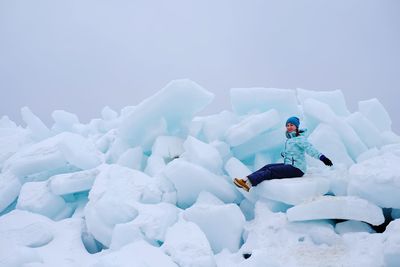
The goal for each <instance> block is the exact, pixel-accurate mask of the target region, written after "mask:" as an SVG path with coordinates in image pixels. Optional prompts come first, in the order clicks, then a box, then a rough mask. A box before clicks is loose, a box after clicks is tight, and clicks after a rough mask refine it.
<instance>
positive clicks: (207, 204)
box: [183, 192, 245, 253]
mask: <svg viewBox="0 0 400 267" xmlns="http://www.w3.org/2000/svg"><path fill="white" fill-rule="evenodd" d="M183 218H185V219H186V220H188V221H191V222H194V223H196V224H197V225H198V226H199V227H200V229H201V230H202V231H203V232H204V234H205V235H206V237H207V239H208V240H209V242H210V246H211V248H212V250H213V251H214V253H218V252H220V251H221V250H222V249H228V250H230V251H231V252H236V251H238V249H239V246H240V241H241V235H242V231H243V226H244V222H245V218H244V215H243V213H242V212H241V211H240V209H239V207H238V206H237V205H235V204H224V203H223V202H222V201H220V200H219V199H217V198H216V197H215V196H213V195H212V194H210V193H205V192H203V193H201V194H200V195H199V198H198V199H197V201H196V203H195V204H194V205H192V206H191V207H190V208H188V209H186V210H185V211H184V212H183ZM227 222H229V223H227Z"/></svg>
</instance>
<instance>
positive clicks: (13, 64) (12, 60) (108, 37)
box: [0, 0, 400, 133]
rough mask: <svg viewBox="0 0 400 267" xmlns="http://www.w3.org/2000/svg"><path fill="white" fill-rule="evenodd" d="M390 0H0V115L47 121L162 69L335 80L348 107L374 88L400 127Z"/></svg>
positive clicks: (207, 75)
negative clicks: (24, 112)
mask: <svg viewBox="0 0 400 267" xmlns="http://www.w3.org/2000/svg"><path fill="white" fill-rule="evenodd" d="M399 14H400V1H398V0H335V1H332V0H329V1H327V0H293V1H289V0H280V1H270V0H257V1H256V0H221V1H219V0H198V1H191V0H180V1H178V0H168V1H166V0H160V1H152V0H143V1H135V0H108V1H105V0H63V1H61V0H34V1H33V0H24V1H23V0H0V92H1V98H0V101H1V105H0V116H1V115H8V116H9V117H10V118H11V119H12V120H14V121H16V122H18V123H20V122H21V117H20V109H21V107H23V106H29V107H30V108H31V109H32V111H33V112H34V113H35V114H37V115H38V116H39V117H40V118H41V119H42V120H43V121H44V122H46V123H47V124H48V125H49V124H51V112H52V111H53V110H56V109H64V110H67V111H70V112H73V113H76V114H77V115H78V116H79V118H80V119H81V121H82V122H88V121H89V120H90V119H91V118H95V117H99V116H100V111H101V109H102V108H103V107H104V106H106V105H108V106H110V107H111V108H113V109H115V110H117V111H119V110H120V109H121V108H122V107H124V106H128V105H136V104H138V103H139V102H140V101H141V100H143V99H144V98H146V97H148V96H151V95H152V94H154V93H155V92H157V91H158V90H159V89H161V88H162V87H163V86H164V85H166V84H167V83H168V82H169V81H170V80H173V79H177V78H190V79H192V80H194V81H195V82H197V83H199V84H200V85H202V86H203V87H204V88H206V89H207V90H209V91H212V92H214V93H215V95H216V98H215V100H214V102H213V103H212V104H211V105H210V106H209V107H208V109H207V110H206V111H205V113H204V114H210V113H216V112H219V111H221V110H223V109H230V99H229V89H230V88H232V87H254V86H261V87H274V88H292V89H295V88H304V89H311V90H333V89H341V90H343V93H344V94H345V97H346V101H347V104H348V106H349V108H350V110H351V111H355V110H356V109H357V102H358V101H360V100H365V99H369V98H373V97H376V98H378V99H379V100H380V101H381V102H382V103H383V104H384V106H385V107H386V109H387V110H388V112H389V114H390V116H391V118H392V121H393V129H394V130H395V132H397V133H400V126H399V124H400V120H399V115H398V114H399V111H400V107H399V101H400V92H399V90H400V15H399Z"/></svg>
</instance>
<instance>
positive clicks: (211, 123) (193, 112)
mask: <svg viewBox="0 0 400 267" xmlns="http://www.w3.org/2000/svg"><path fill="white" fill-rule="evenodd" d="M230 96H231V103H232V110H224V111H221V112H220V113H217V114H210V115H206V116H203V115H199V114H198V113H199V112H201V111H202V110H203V109H204V108H205V107H206V106H207V105H208V104H209V103H210V102H211V100H212V98H213V94H212V93H210V92H208V91H207V90H205V89H204V88H202V87H201V86H200V85H198V84H196V83H194V82H192V81H190V80H176V81H172V82H171V83H169V84H168V85H167V86H166V87H164V88H163V89H162V90H161V91H160V92H158V93H156V94H155V95H153V96H151V97H149V98H148V99H146V100H144V101H142V102H141V103H138V104H136V105H135V106H127V107H124V108H122V109H121V110H120V111H114V110H112V109H111V108H110V107H108V106H106V107H104V108H103V109H102V110H101V112H99V116H100V118H93V119H92V120H90V122H89V123H87V124H85V123H82V122H80V120H79V117H78V115H76V114H72V113H69V112H67V111H62V110H56V111H54V112H53V113H52V117H53V119H54V124H53V125H52V126H51V127H48V126H46V125H45V124H44V123H43V121H42V120H41V119H40V118H39V117H38V116H36V115H35V114H34V113H33V112H32V111H30V110H29V108H28V107H25V108H23V109H22V110H21V115H22V119H23V122H24V125H22V126H20V125H17V124H16V123H14V122H13V121H11V120H10V119H9V118H8V117H7V116H3V117H2V118H1V119H0V266H7V267H9V266H15V267H17V266H18V267H39V266H40V267H49V266H61V267H63V266H68V267H71V266H72V267H82V266H107V267H108V266H115V267H119V266H141V267H142V266H143V267H144V266H146V267H149V266H157V267H158V266H187V267H193V266H195V267H197V266H198V267H203V266H204V267H208V266H210V267H216V266H218V267H239V266H240V267H258V266H260V267H299V266H307V267H325V266H326V267H328V266H329V267H336V266H337V267H339V266H340V267H354V266H364V267H378V266H379V267H380V266H388V267H397V266H400V239H399V236H400V219H399V218H400V206H399V203H400V198H399V196H400V180H399V179H400V176H399V173H400V169H399V162H400V136H399V135H397V134H396V133H394V132H392V131H391V124H392V119H391V118H390V117H389V116H388V114H387V112H386V110H385V108H384V107H383V106H382V104H381V103H380V102H379V101H378V100H377V99H371V100H366V101H360V102H359V109H358V111H356V112H354V113H350V112H349V110H348V109H347V107H346V103H345V99H344V96H343V94H342V92H341V91H339V90H334V91H324V92H318V91H310V90H304V89H297V90H290V89H273V88H235V89H232V90H231V95H230ZM288 116H298V117H299V118H300V120H301V125H300V128H305V129H307V131H306V132H305V135H306V136H307V138H308V140H309V141H310V143H312V144H313V146H314V147H315V148H317V149H318V150H319V151H320V152H321V153H323V154H324V155H326V156H327V157H328V158H330V159H331V160H332V161H333V166H332V167H326V166H325V165H324V164H323V163H322V162H321V161H320V160H318V159H313V158H311V157H309V156H307V157H306V160H307V165H308V169H307V173H306V174H305V175H304V176H303V177H300V178H290V179H281V180H271V181H264V182H262V183H261V184H259V185H258V186H256V187H253V188H252V189H251V190H250V192H245V191H244V190H242V189H240V188H237V187H236V186H235V185H234V184H233V183H232V180H233V178H236V177H240V178H244V177H246V176H247V175H249V174H250V173H251V172H252V171H254V170H257V169H259V168H261V167H263V166H264V165H265V164H269V163H278V162H282V158H281V156H280V155H281V152H282V151H283V150H284V148H285V147H284V145H285V141H286V137H285V121H286V119H287V117H288ZM394 121H395V120H393V122H394ZM384 215H385V218H384ZM384 222H385V223H384ZM387 224H388V225H387ZM386 225H387V227H386V230H383V229H385V226H386ZM374 226H378V227H374ZM382 231H384V232H382ZM246 258H247V259H246Z"/></svg>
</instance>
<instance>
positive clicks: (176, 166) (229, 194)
mask: <svg viewBox="0 0 400 267" xmlns="http://www.w3.org/2000/svg"><path fill="white" fill-rule="evenodd" d="M165 175H166V177H167V178H168V179H170V180H171V182H172V183H173V184H174V187H175V189H176V191H177V204H178V206H179V207H181V208H187V207H189V206H191V205H192V204H193V203H194V202H195V201H196V199H197V197H198V195H199V194H200V192H202V191H208V192H210V193H212V194H214V195H215V196H216V197H218V198H219V199H221V200H222V201H224V202H225V203H231V202H234V201H235V199H236V198H237V197H238V193H237V191H236V190H235V188H234V187H233V185H232V184H231V183H228V182H227V180H225V178H224V177H222V176H218V175H216V174H213V173H212V172H210V171H209V170H207V169H205V168H203V167H201V166H198V165H195V164H193V163H190V162H187V161H184V160H182V159H178V160H174V161H172V162H171V163H170V164H168V166H167V168H166V169H165Z"/></svg>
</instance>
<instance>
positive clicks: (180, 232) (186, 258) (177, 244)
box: [162, 220, 216, 267]
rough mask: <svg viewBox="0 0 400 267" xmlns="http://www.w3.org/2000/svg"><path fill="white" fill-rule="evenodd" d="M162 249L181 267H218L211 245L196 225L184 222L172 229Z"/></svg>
mask: <svg viewBox="0 0 400 267" xmlns="http://www.w3.org/2000/svg"><path fill="white" fill-rule="evenodd" d="M162 248H163V249H164V251H165V253H166V254H167V255H170V256H171V258H172V259H173V260H174V261H175V262H176V263H177V264H178V265H179V266H182V267H189V266H191V267H203V266H210V267H214V266H216V264H215V260H214V254H213V252H212V250H211V247H210V244H209V242H208V240H207V238H206V236H205V234H204V233H203V231H202V230H201V229H200V228H199V226H197V224H195V223H192V222H187V221H184V220H182V221H179V222H177V223H176V224H174V225H173V226H172V227H170V228H169V229H168V231H167V235H166V238H165V242H164V244H163V246H162Z"/></svg>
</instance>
